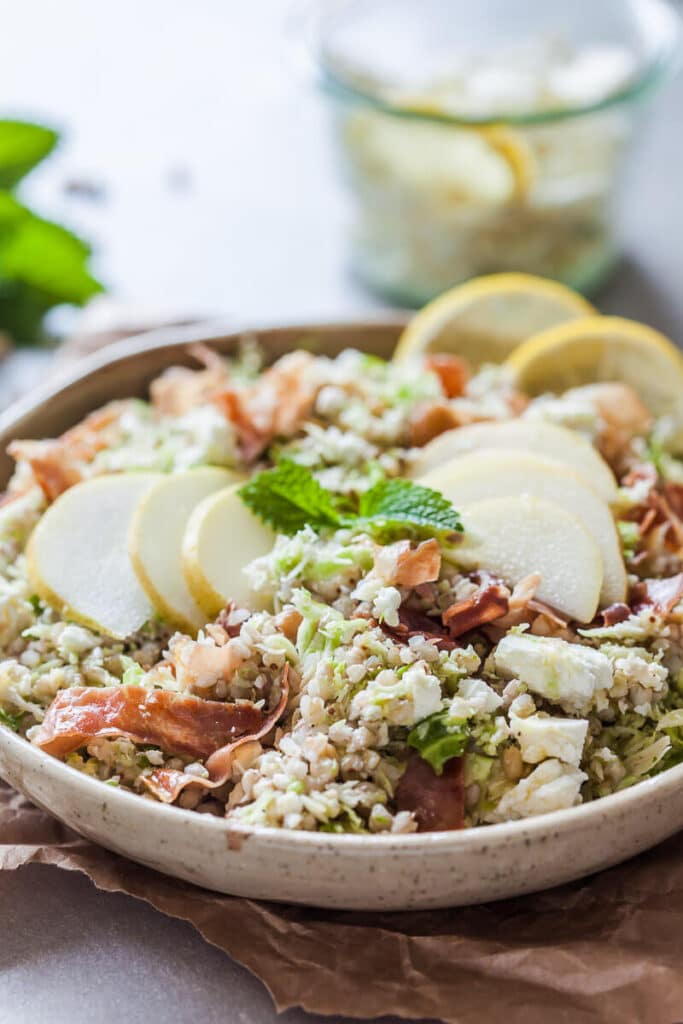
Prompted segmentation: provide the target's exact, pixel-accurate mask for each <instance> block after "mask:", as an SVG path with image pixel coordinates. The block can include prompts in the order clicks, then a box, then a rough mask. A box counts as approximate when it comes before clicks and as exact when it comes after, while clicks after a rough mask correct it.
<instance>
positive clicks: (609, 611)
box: [599, 601, 631, 626]
mask: <svg viewBox="0 0 683 1024" xmlns="http://www.w3.org/2000/svg"><path fill="white" fill-rule="evenodd" d="M630 615H631V609H630V608H629V606H628V605H627V604H623V603H622V602H621V601H620V602H618V603H617V604H611V605H610V606H609V607H608V608H603V609H602V611H601V612H600V613H599V618H601V619H602V623H601V625H602V626H616V625H617V623H618V622H624V621H625V620H626V619H628V618H629V616H630Z"/></svg>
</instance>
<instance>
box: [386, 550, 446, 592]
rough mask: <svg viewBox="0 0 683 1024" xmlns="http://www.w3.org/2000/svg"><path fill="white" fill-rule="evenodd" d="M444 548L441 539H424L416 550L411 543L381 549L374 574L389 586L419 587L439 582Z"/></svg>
mask: <svg viewBox="0 0 683 1024" xmlns="http://www.w3.org/2000/svg"><path fill="white" fill-rule="evenodd" d="M440 570H441V548H440V546H439V542H438V540H435V539H434V538H432V539H431V540H424V541H422V543H421V544H418V545H417V547H416V548H414V547H413V546H412V545H411V543H410V541H409V540H400V541H398V542H397V543H396V544H390V545H389V546H388V547H385V548H381V549H380V550H379V551H378V552H377V555H376V556H375V571H376V572H377V573H378V575H380V576H381V577H382V578H383V579H384V580H386V582H387V583H393V584H397V585H398V586H399V587H419V586H420V585H421V584H422V583H433V582H434V580H438V578H439V572H440Z"/></svg>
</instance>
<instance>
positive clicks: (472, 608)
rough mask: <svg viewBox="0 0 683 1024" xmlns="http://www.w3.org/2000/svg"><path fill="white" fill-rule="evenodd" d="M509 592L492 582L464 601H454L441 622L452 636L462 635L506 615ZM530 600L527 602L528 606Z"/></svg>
mask: <svg viewBox="0 0 683 1024" xmlns="http://www.w3.org/2000/svg"><path fill="white" fill-rule="evenodd" d="M509 598H510V592H509V590H508V589H507V587H505V586H503V585H502V584H500V583H492V584H490V585H489V586H486V587H484V589H483V590H478V591H477V592H476V593H475V594H472V596H471V597H468V598H467V599H466V600H464V601H456V603H455V604H452V605H451V606H450V608H447V609H446V611H445V612H444V613H443V616H442V618H443V624H444V626H446V628H447V629H448V632H449V635H450V636H452V637H458V636H462V634H463V633H469V631H470V630H472V629H477V628H478V627H479V626H484V625H486V623H488V622H493V621H494V620H495V619H500V618H501V617H502V616H503V615H507V612H508V607H509ZM530 605H531V602H529V606H530Z"/></svg>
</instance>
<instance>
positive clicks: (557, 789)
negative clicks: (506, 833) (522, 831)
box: [487, 760, 588, 822]
mask: <svg viewBox="0 0 683 1024" xmlns="http://www.w3.org/2000/svg"><path fill="white" fill-rule="evenodd" d="M587 778H588V776H587V775H586V773H585V772H582V771H579V769H577V768H572V767H571V766H570V765H566V764H562V763H561V762H560V761H556V760H549V761H544V762H543V763H542V764H539V766H538V768H534V770H533V771H532V773H531V775H528V776H527V777H526V778H525V779H522V780H521V782H518V783H517V785H516V786H514V787H513V788H512V789H509V790H508V791H507V793H505V794H503V796H502V797H501V799H500V801H499V803H498V806H497V808H496V809H495V811H494V812H493V813H492V814H491V815H489V816H488V818H487V820H488V821H492V822H496V821H510V820H514V819H515V818H529V817H531V816H532V815H534V814H548V812H549V811H563V810H566V809H567V808H568V807H574V806H575V805H576V804H578V803H581V794H580V790H581V785H582V783H583V782H584V781H585V780H586V779H587Z"/></svg>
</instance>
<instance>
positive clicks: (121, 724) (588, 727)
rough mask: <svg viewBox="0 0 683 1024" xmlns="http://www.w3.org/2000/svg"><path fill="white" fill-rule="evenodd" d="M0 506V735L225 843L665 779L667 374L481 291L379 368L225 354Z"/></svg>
mask: <svg viewBox="0 0 683 1024" xmlns="http://www.w3.org/2000/svg"><path fill="white" fill-rule="evenodd" d="M192 356H193V357H194V359H195V363H196V366H195V368H193V369H189V368H187V367H181V366H179V367H176V368H172V369H169V370H167V371H165V372H164V373H163V374H162V375H161V376H159V377H158V378H157V379H156V380H154V382H153V383H152V385H151V387H150V393H149V398H148V400H145V401H141V400H139V399H137V398H131V399H123V400H116V401H113V402H111V403H109V404H107V405H105V406H104V407H102V408H99V409H96V410H95V411H94V412H92V413H90V414H89V415H88V416H86V417H85V418H84V419H83V420H82V421H81V422H79V423H77V424H76V425H74V426H73V427H71V428H70V429H69V430H68V431H67V432H66V433H64V434H62V435H61V436H59V437H57V438H53V439H47V440H21V439H17V440H15V441H13V442H12V444H11V445H10V449H9V450H10V454H11V455H12V457H13V458H14V460H15V461H16V468H15V471H14V474H13V476H12V478H11V481H10V483H9V486H8V489H7V492H6V494H5V496H4V498H3V500H2V504H1V505H0V647H1V652H0V656H1V659H2V660H1V661H0V723H1V724H2V727H3V728H4V729H11V730H13V731H15V732H17V733H19V734H20V735H21V736H23V737H25V739H26V741H27V743H30V744H32V745H33V746H34V747H35V748H38V749H40V750H42V751H44V752H45V753H47V754H49V755H52V756H53V757H54V758H57V759H59V760H61V761H63V762H65V763H66V764H67V765H68V766H70V767H71V768H72V769H73V771H74V772H80V773H84V774H85V775H87V776H92V777H93V778H95V779H98V780H101V783H102V785H103V786H109V787H117V788H119V789H125V790H128V791H131V792H133V793H135V794H137V795H138V796H139V798H140V799H141V800H147V801H154V802H161V803H164V804H170V805H174V806H177V807H180V808H183V809H186V810H193V811H195V812H197V813H198V814H205V815H213V816H218V817H227V819H228V820H229V821H230V822H231V823H233V824H234V825H236V826H240V827H244V828H248V829H259V828H262V827H270V828H276V829H282V830H295V831H301V830H303V831H309V832H311V831H318V832H326V833H349V832H352V833H358V834H361V835H362V834H377V835H382V834H394V835H396V834H408V833H414V832H431V831H452V830H460V829H473V828H479V827H482V826H487V825H489V824H497V823H501V822H508V821H514V820H519V819H523V818H527V817H532V816H535V815H539V814H544V813H546V812H549V811H556V810H566V809H568V808H572V807H574V806H577V805H579V804H582V803H587V802H589V801H593V800H596V799H599V798H602V797H607V796H609V795H611V794H614V793H616V792H618V791H620V790H623V789H625V788H627V787H631V786H633V785H635V784H637V783H639V782H641V781H642V780H645V779H648V778H651V777H652V776H654V775H656V774H658V773H661V772H663V771H665V770H666V769H667V768H669V767H671V766H673V765H675V764H678V763H680V762H681V760H683V658H682V656H681V653H682V651H683V647H682V640H681V623H682V622H683V564H682V561H683V461H682V460H681V455H683V409H682V405H683V356H682V355H681V354H680V353H679V352H678V350H677V349H676V348H675V346H674V345H673V344H672V343H671V342H668V341H667V340H666V339H665V338H663V337H662V336H661V335H659V334H658V333H657V332H655V331H654V330H652V329H651V328H646V327H644V326H642V325H639V324H635V323H633V322H631V321H626V320H621V319H619V318H613V317H600V316H598V315H596V314H595V313H594V311H593V310H592V309H591V308H590V307H588V305H587V303H585V301H584V300H582V299H580V298H579V297H578V296H575V295H574V294H573V293H571V292H569V291H568V290H567V289H565V288H563V287H562V286H558V285H554V284H552V283H550V282H546V281H543V280H541V279H537V278H531V277H525V276H520V275H497V276H496V277H493V278H488V279H483V280H480V281H477V282H471V283H469V284H467V285H465V286H461V287H460V288H458V289H455V290H454V291H453V292H451V293H448V294H447V295H446V296H443V297H442V298H441V299H439V300H437V301H436V302H435V303H433V304H431V305H430V306H429V307H427V308H426V309H425V310H423V311H422V312H421V313H420V314H418V315H417V317H415V319H414V320H413V321H412V322H411V323H410V324H409V325H408V326H407V328H406V329H405V331H404V333H403V336H402V338H401V341H400V343H399V346H398V348H397V351H396V354H395V356H394V358H393V359H392V360H390V361H385V360H382V359H379V358H378V357H376V356H374V355H368V354H365V353H363V352H362V351H359V350H355V349H347V350H345V351H342V352H341V354H339V355H338V356H336V357H334V358H332V357H329V356H322V355H315V354H313V352H311V351H307V350H305V349H304V348H302V349H299V350H296V351H292V352H289V353H287V354H286V355H284V356H283V357H282V358H280V359H278V360H277V361H276V362H275V363H273V364H272V365H269V366H265V367H264V366H262V365H261V353H260V352H259V351H258V348H257V347H255V345H254V344H253V343H252V342H250V341H249V339H248V338H246V339H245V342H244V345H243V346H242V349H241V351H240V353H239V354H238V355H237V356H236V357H235V358H230V359H226V358H223V357H222V356H220V355H218V354H217V353H216V352H215V351H213V350H212V349H211V348H209V347H206V346H203V345H197V346H195V347H194V348H193V349H192Z"/></svg>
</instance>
